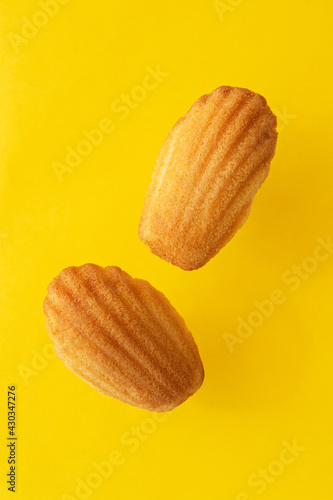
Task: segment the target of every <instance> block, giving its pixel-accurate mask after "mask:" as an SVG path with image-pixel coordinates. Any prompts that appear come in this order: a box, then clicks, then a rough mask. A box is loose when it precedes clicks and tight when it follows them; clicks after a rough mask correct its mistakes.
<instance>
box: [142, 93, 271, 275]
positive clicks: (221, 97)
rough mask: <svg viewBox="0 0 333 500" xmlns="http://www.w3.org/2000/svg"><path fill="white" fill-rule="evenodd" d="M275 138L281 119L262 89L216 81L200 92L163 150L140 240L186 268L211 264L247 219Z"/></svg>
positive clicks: (172, 261)
mask: <svg viewBox="0 0 333 500" xmlns="http://www.w3.org/2000/svg"><path fill="white" fill-rule="evenodd" d="M276 140H277V132H276V117H275V115H274V114H273V113H272V111H271V110H270V108H269V107H268V105H267V102H266V100H265V99H264V97H262V96H261V95H259V94H256V93H254V92H251V91H250V90H247V89H241V88H237V87H219V88H218V89H216V90H215V91H214V92H212V93H211V94H208V95H204V96H202V97H201V98H200V99H199V100H198V101H197V102H196V103H195V104H194V105H193V106H192V108H191V109H190V110H189V111H188V113H187V114H186V115H185V116H183V117H182V118H180V120H178V122H177V123H176V124H175V126H174V127H173V129H172V130H171V132H170V134H169V136H168V137H167V139H166V141H165V143H164V145H163V147H162V149H161V152H160V155H159V157H158V159H157V162H156V166H155V169H154V173H153V179H152V183H151V185H150V187H149V189H148V191H147V195H146V199H145V203H144V207H143V211H142V216H141V221H140V228H139V236H140V239H141V240H142V241H143V242H144V243H145V244H147V245H148V246H149V247H150V249H151V251H152V252H153V253H155V254H156V255H158V256H160V257H161V258H163V259H165V260H166V261H168V262H171V263H172V264H175V265H177V266H179V267H181V268H183V269H186V270H193V269H198V268H199V267H201V266H203V265H204V264H206V263H207V262H208V261H209V260H210V259H211V258H212V257H213V256H214V255H216V254H217V253H218V252H219V250H220V249H221V248H222V247H223V246H224V245H225V244H226V243H227V242H228V241H229V240H230V239H231V238H232V237H233V235H234V234H235V233H236V231H237V230H238V229H239V228H240V227H241V226H242V225H243V224H244V222H245V220H246V219H247V217H248V215H249V213H250V209H251V204H252V201H253V198H254V196H255V194H256V192H257V191H258V189H259V188H260V186H261V185H262V183H263V182H264V180H265V178H266V177H267V175H268V172H269V166H270V162H271V160H272V158H273V156H274V153H275V146H276Z"/></svg>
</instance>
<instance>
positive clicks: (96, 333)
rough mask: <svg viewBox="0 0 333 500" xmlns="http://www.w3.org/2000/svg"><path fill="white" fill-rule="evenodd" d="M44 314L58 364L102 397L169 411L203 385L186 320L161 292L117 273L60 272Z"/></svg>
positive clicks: (93, 270) (76, 269) (109, 269)
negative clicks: (62, 365) (74, 374)
mask: <svg viewBox="0 0 333 500" xmlns="http://www.w3.org/2000/svg"><path fill="white" fill-rule="evenodd" d="M43 309H44V313H45V315H46V321H47V329H48V332H49V334H50V337H51V339H52V340H53V342H54V344H55V350H56V353H57V355H58V356H59V358H60V359H61V360H62V361H63V362H64V364H65V365H66V366H67V367H68V368H70V370H72V371H73V372H74V373H76V374H77V375H79V377H81V378H82V379H83V380H85V381H86V382H88V383H89V384H90V385H92V386H93V387H94V388H95V389H97V390H98V391H99V392H100V393H102V394H104V395H106V396H111V397H114V398H116V399H119V400H120V401H123V402H124V403H128V404H131V405H134V406H138V407H139V408H144V409H146V410H152V411H159V412H161V411H169V410H172V409H173V408H175V407H176V406H178V405H180V404H181V403H183V402H184V401H185V400H186V399H187V398H188V397H189V396H191V395H192V394H194V393H195V392H196V391H197V390H198V389H199V387H200V386H201V384H202V382H203V379H204V370H203V366H202V362H201V359H200V356H199V352H198V348H197V346H196V344H195V342H194V340H193V337H192V335H191V333H190V332H189V330H188V329H187V327H186V325H185V322H184V320H183V319H182V318H181V317H180V316H179V314H178V313H177V311H176V310H175V309H174V308H173V307H172V305H171V304H170V302H169V301H168V299H167V298H166V297H165V296H164V295H163V294H162V293H161V292H159V291H158V290H156V289H155V288H154V287H153V286H151V285H150V284H149V283H148V282H147V281H143V280H140V279H134V278H132V277H131V276H129V275H128V274H127V273H125V272H124V271H122V270H121V269H119V268H118V267H106V268H102V267H99V266H96V265H94V264H86V265H84V266H81V267H68V268H67V269H64V270H63V271H62V272H61V273H60V274H59V275H58V276H56V277H55V278H54V279H53V280H52V282H51V283H50V285H49V287H48V295H47V297H46V298H45V300H44V307H43Z"/></svg>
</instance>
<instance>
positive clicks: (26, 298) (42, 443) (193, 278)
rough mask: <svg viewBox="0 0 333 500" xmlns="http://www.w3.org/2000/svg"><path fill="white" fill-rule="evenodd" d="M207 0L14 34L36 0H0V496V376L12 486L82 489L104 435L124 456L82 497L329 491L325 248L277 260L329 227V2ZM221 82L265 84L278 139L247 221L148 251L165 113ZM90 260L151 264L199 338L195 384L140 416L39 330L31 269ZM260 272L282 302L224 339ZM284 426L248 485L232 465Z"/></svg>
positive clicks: (108, 446) (56, 492)
mask: <svg viewBox="0 0 333 500" xmlns="http://www.w3.org/2000/svg"><path fill="white" fill-rule="evenodd" d="M64 3H65V2H64ZM220 4H221V5H220V9H219V12H218V10H217V9H216V7H215V6H214V3H213V2H212V1H198V0H196V1H193V0H192V1H189V0H188V1H185V0H170V1H168V2H157V1H154V2H153V1H151V0H144V1H142V2H134V1H127V2H115V1H107V0H97V1H95V2H91V1H88V0H81V1H78V0H70V1H68V3H67V4H66V5H61V6H60V5H59V12H58V13H57V14H56V15H55V16H54V17H53V18H52V19H51V18H50V19H48V20H47V23H46V25H45V26H44V27H41V28H38V30H37V31H38V32H37V33H35V34H34V35H33V36H31V38H30V39H29V40H27V39H26V42H22V43H21V44H20V46H19V47H18V48H17V50H15V47H14V45H15V44H13V33H15V34H16V35H20V33H21V29H22V25H23V24H24V21H23V20H22V18H23V17H24V16H26V17H27V18H28V19H30V20H31V19H33V16H35V14H36V12H38V11H40V7H39V4H38V2H37V1H35V0H25V1H24V2H23V1H22V2H2V5H1V9H0V10H1V16H0V17H1V97H0V100H1V120H0V122H1V141H0V142H1V155H0V162H1V173H0V196H1V203H0V211H1V219H0V234H1V237H0V252H1V276H0V284H1V288H0V293H1V316H0V322H1V337H0V347H1V359H0V366H1V368H0V369H1V397H0V415H1V419H0V435H1V453H0V477H1V481H0V497H1V498H12V496H11V495H12V493H9V492H7V490H6V485H5V474H6V473H7V472H8V471H7V469H8V465H7V463H6V461H7V458H6V457H7V451H6V449H5V445H6V437H7V433H6V390H7V385H12V384H17V395H18V400H17V405H18V408H17V430H18V438H19V440H18V449H17V451H18V482H17V493H16V496H15V498H17V499H20V500H46V499H48V500H56V499H59V500H60V499H61V500H64V499H67V500H68V498H80V497H78V496H77V494H76V493H75V488H76V485H77V478H81V479H82V480H83V481H86V480H87V478H89V474H91V473H92V472H94V468H93V465H92V464H93V462H96V463H100V462H103V461H105V460H107V459H108V457H109V455H110V454H111V452H112V451H113V450H119V451H120V452H121V453H122V454H123V457H124V461H123V463H122V464H121V465H120V466H116V467H115V468H114V472H113V473H112V475H111V476H110V477H109V478H105V479H103V481H102V484H101V485H99V487H98V488H95V489H94V490H93V491H92V493H91V495H90V496H88V497H87V498H92V499H94V500H99V499H103V500H104V499H111V498H112V499H117V500H134V499H144V500H150V499H154V500H155V499H169V498H173V499H175V500H180V499H202V500H206V499H208V500H221V499H223V500H236V499H237V500H238V499H241V500H243V499H247V498H249V499H257V498H260V497H261V498H263V499H269V500H281V499H284V500H288V499H302V500H303V499H311V500H313V499H321V500H326V499H329V498H331V497H332V495H333V486H332V478H331V473H330V472H329V470H330V466H331V463H332V459H333V457H332V446H333V437H332V419H333V414H332V413H333V412H332V409H333V408H332V381H333V380H332V379H333V376H332V375H333V364H332V347H333V341H332V323H333V322H332V278H333V255H330V256H329V258H328V259H327V260H325V261H322V262H320V263H318V266H317V269H316V270H315V271H314V272H311V273H308V275H307V277H306V278H302V279H300V284H299V287H298V289H297V290H296V291H293V290H291V286H290V284H288V283H287V282H286V278H285V276H286V275H285V273H286V272H287V271H288V270H290V269H291V268H292V267H293V266H294V265H303V261H304V259H307V258H308V257H311V256H312V255H313V252H314V250H315V248H316V247H317V246H318V242H317V238H320V237H321V238H323V239H324V240H326V238H327V237H328V236H329V235H330V234H331V235H332V233H333V231H332V208H333V203H332V181H333V175H332V160H333V150H332V145H331V144H330V142H329V141H330V140H331V137H332V111H333V110H332V83H333V82H332V64H331V63H332V61H331V56H332V37H331V27H332V12H333V6H332V4H331V3H330V2H328V1H327V0H319V1H317V2H310V1H306V2H304V1H301V0H296V1H293V2H290V1H287V0H282V1H279V2H267V1H264V0H243V1H241V0H237V1H236V0H226V1H225V2H220ZM223 4H224V5H223ZM35 19H36V17H35ZM37 19H38V17H37ZM40 22H41V23H43V18H41V20H40ZM15 40H16V41H17V40H18V39H17V38H15ZM15 46H16V45H15ZM147 66H149V67H150V68H153V69H154V68H156V67H157V66H159V67H160V69H161V71H163V72H165V73H168V76H165V77H163V79H162V81H161V82H159V84H158V86H157V87H156V89H154V90H151V91H149V92H148V93H147V96H146V98H145V99H143V100H142V102H140V103H138V105H137V107H136V108H135V109H132V110H131V111H130V113H129V114H128V116H127V117H126V119H123V120H122V119H121V117H120V113H119V112H118V113H117V112H115V111H112V110H111V105H112V104H113V103H114V101H115V100H117V99H119V98H120V96H121V95H122V94H130V93H131V92H133V91H134V93H135V92H139V91H137V90H133V89H135V87H137V86H138V85H141V83H142V81H143V79H144V77H145V75H146V74H147V69H146V68H147ZM150 83H151V81H150ZM220 85H236V86H241V87H242V86H243V87H248V88H250V89H251V90H254V91H257V92H259V93H262V94H263V95H264V96H265V97H266V98H267V101H268V103H269V105H270V106H271V107H272V109H273V110H274V111H276V112H277V113H278V115H279V130H280V134H279V139H278V146H277V152H276V156H275V158H274V160H273V163H272V168H271V173H270V175H269V177H268V179H267V181H266V182H265V185H264V186H263V188H262V189H261V190H260V192H259V193H258V195H257V197H256V199H255V202H254V205H253V208H252V213H251V216H250V218H249V220H248V222H247V223H246V224H245V226H244V227H243V228H242V229H241V231H240V232H239V233H238V234H237V235H236V237H235V238H234V239H233V240H232V241H231V242H230V243H229V244H228V245H227V246H226V247H225V248H224V249H223V250H222V251H221V252H220V254H219V255H218V256H217V257H215V258H214V259H213V260H212V261H211V262H210V263H209V264H208V265H206V266H205V267H204V268H202V269H201V270H199V271H194V272H184V271H182V270H180V269H178V268H176V267H173V266H171V265H169V264H167V263H166V262H164V261H162V260H160V259H159V258H157V257H155V256H153V255H152V254H151V253H150V251H149V249H148V248H146V247H145V246H144V245H143V244H142V243H141V242H140V241H139V239H138V237H137V229H138V222H139V218H140V212H141V207H142V204H143V200H144V196H145V192H146V188H147V187H148V185H149V182H150V177H151V173H152V170H153V166H154V162H155V159H156V157H157V155H158V152H159V150H160V148H161V146H162V143H163V141H164V139H165V137H166V135H167V134H168V132H169V130H170V128H171V127H172V125H173V124H174V122H175V121H176V120H177V119H178V118H179V117H180V116H181V115H182V114H184V113H185V112H186V111H187V110H188V108H189V107H190V106H191V105H192V103H193V102H194V101H195V100H196V99H197V98H199V97H200V96H201V95H202V94H204V93H207V92H210V91H212V90H213V89H215V88H216V87H218V86H220ZM286 116H287V118H286ZM103 118H109V119H111V120H112V121H113V123H114V131H113V132H112V133H111V134H108V135H106V136H105V138H104V141H103V142H102V144H101V145H100V146H98V147H95V148H94V149H93V151H92V153H91V154H90V155H89V156H88V157H86V158H85V159H84V160H83V161H82V163H81V164H80V165H79V166H78V167H76V168H75V169H74V170H73V171H72V172H71V173H69V172H67V173H66V174H65V175H64V177H63V182H59V180H58V178H57V176H56V174H55V172H54V170H53V167H52V164H53V162H55V161H58V162H64V158H65V151H66V146H72V147H76V146H77V144H78V143H79V142H80V141H81V140H82V139H83V135H82V131H83V130H84V129H87V130H91V129H93V128H96V127H97V126H98V124H99V123H100V121H101V119H103ZM310 261H311V259H310ZM310 261H309V259H308V260H306V262H307V264H306V265H310V263H309V262H310ZM86 262H94V263H97V264H100V265H103V266H106V265H118V266H120V267H121V268H123V269H124V270H126V271H127V272H129V273H130V274H131V275H133V276H136V277H140V278H144V279H147V280H148V281H150V282H151V283H152V284H153V285H154V286H156V287H157V288H158V289H160V290H161V291H163V292H164V293H165V294H166V296H167V297H168V298H169V299H170V301H171V302H172V304H173V305H174V306H175V307H176V309H177V310H178V311H179V312H180V314H181V315H182V316H183V317H184V318H185V320H186V322H187V325H188V327H189V329H190V330H191V331H192V333H193V335H194V337H195V339H196V341H197V343H198V346H199V350H200V353H201V355H202V359H203V362H204V365H205V371H206V378H205V382H204V385H203V386H202V388H201V389H200V391H199V392H198V393H197V394H196V395H195V396H194V397H192V398H190V400H189V401H187V402H186V403H185V404H183V405H182V406H180V407H179V408H177V409H176V410H174V411H173V412H171V413H170V414H169V416H168V418H167V419H166V420H165V422H161V423H158V424H156V429H154V428H153V427H154V426H153V424H152V417H151V415H150V414H149V413H147V412H144V411H142V410H139V409H136V408H133V407H130V406H126V405H124V404H122V403H119V402H117V401H115V400H111V399H108V398H106V397H103V396H101V395H99V394H98V393H97V392H96V391H94V390H93V389H92V388H91V387H90V386H89V385H88V384H86V383H84V382H83V381H81V380H80V379H79V378H78V377H76V376H75V375H73V374H72V373H71V372H70V371H69V370H67V368H65V367H64V366H63V364H62V363H61V362H60V361H59V360H58V359H46V358H45V356H44V354H43V352H47V353H48V355H49V351H48V350H47V349H48V347H47V346H49V344H50V340H49V338H48V335H47V332H46V329H45V321H44V317H43V314H42V302H43V298H44V296H45V293H46V287H47V285H48V283H49V282H50V280H51V279H52V278H53V277H54V276H55V275H56V274H57V273H58V272H60V270H61V269H63V268H65V267H67V266H69V265H81V264H84V263H86ZM275 289H280V290H281V291H282V292H283V294H284V296H285V301H284V303H283V304H282V305H277V306H276V308H275V310H274V312H273V314H271V315H270V316H269V317H268V318H266V319H265V320H263V321H262V324H261V325H259V326H258V327H257V328H254V331H253V333H252V335H251V336H250V337H249V338H247V339H246V340H244V342H243V343H242V344H237V345H236V346H235V349H234V352H230V350H229V349H228V346H227V344H226V342H225V333H226V332H228V333H230V334H235V333H236V327H237V321H238V320H237V318H238V316H240V317H242V318H243V319H245V320H246V318H248V316H249V314H251V312H253V311H254V310H255V306H254V304H253V302H254V301H259V302H261V301H263V300H264V299H267V298H269V296H270V294H271V292H272V291H273V290H275ZM43 350H44V351H43ZM37 353H38V354H39V356H38V355H37ZM40 356H41V357H40ZM36 368H37V369H36ZM29 370H30V371H29ZM22 373H23V374H24V375H23V376H22ZM147 419H148V421H147ZM132 426H141V427H142V426H143V427H144V429H146V430H147V429H149V430H151V429H153V431H152V432H151V433H150V434H149V435H148V434H147V432H146V433H145V434H144V436H143V438H142V440H141V441H140V444H139V445H138V446H137V449H136V450H135V451H131V450H130V446H128V445H127V446H126V445H124V444H123V439H124V438H123V436H124V434H125V433H128V432H130V433H131V432H132V430H131V429H132ZM126 435H127V434H126ZM140 439H141V438H140ZM294 440H296V442H297V443H298V445H299V446H302V447H303V448H305V450H303V451H302V452H301V453H300V455H299V457H298V458H296V459H295V461H294V462H293V463H291V464H289V465H285V466H284V470H283V472H282V473H279V474H278V475H277V477H276V478H274V481H273V482H271V483H267V488H266V489H265V491H264V492H263V493H262V494H259V493H258V492H257V490H258V489H259V488H254V487H251V486H250V485H249V484H248V478H249V477H251V475H253V474H256V473H257V471H258V469H259V468H267V466H270V467H273V466H271V463H272V462H274V461H276V460H279V456H280V452H281V450H283V449H284V444H283V443H284V442H285V441H287V442H288V443H292V442H293V441H294ZM133 447H134V444H133ZM276 467H277V468H278V467H279V466H278V465H276ZM95 479H96V478H95ZM96 480H97V481H98V478H97V479H96ZM243 493H244V495H243ZM66 495H70V496H69V497H66ZM246 495H248V496H246ZM81 497H82V495H81Z"/></svg>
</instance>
